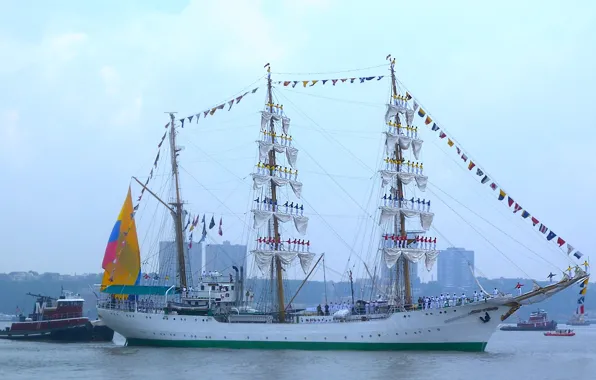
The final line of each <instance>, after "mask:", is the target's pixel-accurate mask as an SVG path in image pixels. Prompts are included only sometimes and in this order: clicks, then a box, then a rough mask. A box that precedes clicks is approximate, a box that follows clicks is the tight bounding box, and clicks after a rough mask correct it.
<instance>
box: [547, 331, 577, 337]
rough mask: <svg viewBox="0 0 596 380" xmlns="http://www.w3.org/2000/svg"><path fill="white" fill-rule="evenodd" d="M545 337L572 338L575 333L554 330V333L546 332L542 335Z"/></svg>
mask: <svg viewBox="0 0 596 380" xmlns="http://www.w3.org/2000/svg"><path fill="white" fill-rule="evenodd" d="M544 335H545V336H574V335H575V332H574V331H573V330H555V331H547V332H545V333H544Z"/></svg>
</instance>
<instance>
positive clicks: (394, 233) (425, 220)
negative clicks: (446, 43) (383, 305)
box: [379, 56, 438, 309]
mask: <svg viewBox="0 0 596 380" xmlns="http://www.w3.org/2000/svg"><path fill="white" fill-rule="evenodd" d="M388 59H389V60H390V71H391V99H390V102H389V104H387V112H386V114H385V122H386V124H387V125H388V130H387V131H386V132H384V134H385V137H386V140H385V149H386V153H387V156H386V158H385V160H384V161H385V167H384V168H383V169H381V170H380V174H381V179H382V184H381V186H382V187H384V186H386V185H389V184H391V187H390V190H389V193H388V195H387V194H385V195H384V196H383V198H382V199H383V204H382V206H381V207H380V209H381V215H380V221H379V224H380V225H381V226H383V227H384V231H385V233H384V234H383V235H382V237H381V244H380V245H381V248H380V249H381V251H382V257H383V260H384V261H385V263H386V264H387V267H388V268H393V266H395V273H396V279H395V283H394V286H395V291H396V299H395V301H396V303H397V304H398V305H399V306H403V307H405V308H406V309H410V308H411V307H412V279H411V278H410V272H411V266H410V263H415V262H418V261H420V260H422V259H425V263H426V267H427V269H428V270H430V269H431V268H432V265H433V264H434V262H435V261H436V257H437V254H438V251H436V238H434V239H432V238H430V237H427V236H424V235H425V233H426V231H428V229H429V228H430V225H431V224H432V220H433V217H434V214H433V213H431V212H430V201H427V200H426V199H422V200H420V198H417V199H415V198H414V197H412V198H411V199H408V198H407V197H406V189H405V186H406V185H408V184H410V183H412V182H413V181H415V184H416V186H417V187H418V190H420V191H425V190H426V184H427V182H428V177H426V176H425V175H423V165H422V163H419V162H417V161H414V160H412V161H410V160H406V157H405V151H407V150H411V151H412V153H413V156H414V157H413V158H414V159H415V160H418V157H419V154H420V149H421V147H422V142H423V141H422V140H421V139H419V138H418V129H417V128H416V127H414V126H413V125H412V122H413V119H414V112H415V109H416V108H417V104H416V103H415V102H414V106H413V108H410V105H409V104H408V100H410V97H408V94H407V93H406V94H405V95H402V94H400V93H399V92H398V88H397V78H396V76H395V59H391V56H388ZM400 114H401V115H402V116H404V118H405V120H404V121H403V122H404V123H405V125H402V119H401V118H400ZM412 217H419V218H420V226H421V228H420V229H416V230H410V231H408V229H407V228H406V218H412Z"/></svg>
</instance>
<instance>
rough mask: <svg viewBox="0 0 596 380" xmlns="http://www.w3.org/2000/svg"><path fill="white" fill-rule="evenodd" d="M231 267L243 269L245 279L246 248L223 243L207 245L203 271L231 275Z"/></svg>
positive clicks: (227, 242) (232, 271) (226, 242)
mask: <svg viewBox="0 0 596 380" xmlns="http://www.w3.org/2000/svg"><path fill="white" fill-rule="evenodd" d="M232 266H236V267H237V268H238V270H240V267H241V266H242V267H244V275H245V277H246V246H245V245H239V244H230V242H229V241H227V240H226V241H224V242H223V244H209V245H207V247H205V271H207V272H209V271H218V272H220V273H223V274H225V273H232V274H234V270H233V269H232Z"/></svg>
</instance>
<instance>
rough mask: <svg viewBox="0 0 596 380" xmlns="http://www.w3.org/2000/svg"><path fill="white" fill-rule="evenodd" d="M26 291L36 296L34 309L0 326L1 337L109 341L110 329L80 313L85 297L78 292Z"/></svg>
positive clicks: (112, 332)
mask: <svg viewBox="0 0 596 380" xmlns="http://www.w3.org/2000/svg"><path fill="white" fill-rule="evenodd" d="M27 295H30V296H33V297H36V301H35V306H34V309H33V313H31V314H29V316H28V317H25V316H24V315H23V314H21V315H19V320H18V321H17V322H13V323H12V325H11V326H10V327H6V328H5V329H4V330H0V338H1V339H13V340H53V341H62V342H90V341H111V340H112V338H113V337H114V331H113V330H112V329H110V328H109V327H107V326H105V325H103V323H97V322H98V321H93V322H92V321H90V320H89V318H87V317H84V316H83V304H84V303H85V300H84V299H83V298H81V297H80V296H79V295H74V294H72V293H70V292H64V291H63V292H62V295H61V296H60V298H58V299H56V298H52V297H48V296H43V295H40V294H31V293H27Z"/></svg>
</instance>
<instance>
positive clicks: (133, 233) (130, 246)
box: [101, 186, 141, 290]
mask: <svg viewBox="0 0 596 380" xmlns="http://www.w3.org/2000/svg"><path fill="white" fill-rule="evenodd" d="M102 268H103V269H104V274H103V279H102V281H101V289H102V290H103V289H105V288H106V286H109V285H138V283H139V281H140V276H141V254H140V250H139V241H138V239H137V228H136V225H135V220H134V209H133V205H132V196H131V191H130V186H129V187H128V194H127V195H126V200H125V201H124V204H123V205H122V209H121V210H120V215H119V216H118V220H117V221H116V224H114V228H113V229H112V233H111V234H110V238H109V240H108V245H107V246H106V251H105V254H104V258H103V263H102Z"/></svg>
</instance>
